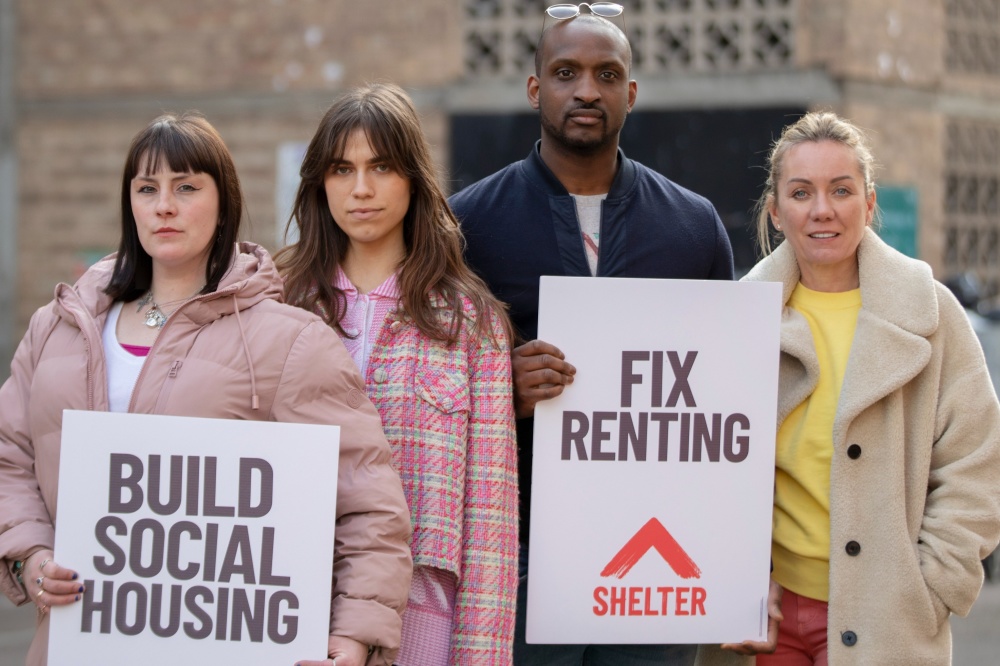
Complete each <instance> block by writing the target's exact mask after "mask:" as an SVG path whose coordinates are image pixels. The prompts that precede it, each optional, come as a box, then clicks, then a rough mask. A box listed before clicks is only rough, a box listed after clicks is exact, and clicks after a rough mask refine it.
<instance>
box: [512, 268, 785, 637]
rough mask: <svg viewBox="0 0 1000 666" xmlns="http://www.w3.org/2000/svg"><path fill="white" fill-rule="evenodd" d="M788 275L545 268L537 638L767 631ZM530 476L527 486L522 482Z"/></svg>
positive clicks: (534, 483)
mask: <svg viewBox="0 0 1000 666" xmlns="http://www.w3.org/2000/svg"><path fill="white" fill-rule="evenodd" d="M780 319H781V285H780V284H777V283H762V282H757V283H746V282H716V281H693V280H638V279H619V278H561V277H543V278H542V282H541V301H540V309H539V324H538V337H539V339H541V340H545V341H546V342H550V343H552V344H554V345H555V346H557V347H559V348H560V349H561V350H562V351H563V353H564V354H565V355H566V360H567V361H569V362H570V363H572V364H573V365H574V366H576V368H577V373H576V377H575V380H574V382H573V383H572V384H571V385H569V386H568V387H567V388H566V390H565V391H564V392H563V394H562V395H561V396H559V397H558V398H555V399H553V400H548V401H544V402H540V403H538V405H537V406H536V409H535V436H534V450H533V473H532V479H531V506H532V513H531V533H530V548H529V569H528V618H527V621H528V624H527V640H528V642H529V643H584V644H587V643H729V642H741V641H743V640H763V639H764V638H765V636H766V631H767V603H766V601H767V591H768V578H769V573H770V553H771V507H772V502H773V486H774V441H775V414H776V412H777V409H776V404H777V385H778V356H779V325H780ZM526 482H527V480H526V479H525V480H522V483H526Z"/></svg>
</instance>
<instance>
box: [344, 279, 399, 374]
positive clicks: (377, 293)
mask: <svg viewBox="0 0 1000 666" xmlns="http://www.w3.org/2000/svg"><path fill="white" fill-rule="evenodd" d="M334 284H335V285H336V287H337V288H338V289H340V290H341V291H342V292H344V296H345V297H346V298H347V309H346V312H344V316H343V317H341V319H340V327H341V328H343V329H344V333H346V334H347V337H345V338H342V339H343V342H344V346H345V347H347V351H349V352H350V353H351V357H352V358H353V359H354V364H355V365H357V366H358V368H359V369H360V370H361V376H362V377H364V376H365V371H366V370H367V369H368V358H369V357H370V356H371V354H372V347H373V346H374V345H375V340H376V338H378V334H379V331H381V330H382V327H383V326H384V325H385V320H386V317H388V315H389V313H390V312H392V311H393V310H395V309H396V305H397V303H398V302H399V286H398V285H397V283H396V273H393V274H392V275H390V276H389V277H387V278H386V279H385V282H383V283H382V284H380V285H379V286H378V287H376V288H375V289H373V290H372V291H370V292H368V293H367V294H362V293H361V292H360V291H358V288H357V287H355V286H354V283H352V282H351V280H350V278H348V277H347V274H346V273H344V271H343V270H342V269H341V268H340V266H337V276H336V280H335V282H334Z"/></svg>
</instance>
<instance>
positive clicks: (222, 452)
mask: <svg viewBox="0 0 1000 666" xmlns="http://www.w3.org/2000/svg"><path fill="white" fill-rule="evenodd" d="M339 439H340V430H339V428H338V427H336V426H319V425H303V424H289V423H268V422H252V421H235V420H220V419H199V418H181V417H171V416H152V415H139V414H109V413H105V412H75V411H67V412H65V413H64V417H63V436H62V452H61V460H60V474H59V509H58V518H57V521H56V542H55V553H56V557H57V561H58V562H59V563H60V564H62V565H64V566H66V567H69V568H72V569H74V570H75V571H77V572H78V573H79V575H80V580H81V581H82V582H83V583H84V584H85V585H86V593H85V594H84V595H83V598H82V599H81V600H80V601H78V602H76V603H74V604H71V605H69V606H63V607H56V608H53V609H52V611H51V612H52V619H51V628H50V634H49V664H50V665H51V666H61V665H62V664H124V663H131V662H141V663H143V664H163V665H167V664H171V665H173V664H184V663H189V664H207V663H216V664H230V663H268V664H292V663H295V662H296V661H297V660H301V659H324V658H325V657H326V653H327V637H328V634H329V621H330V586H331V578H332V575H333V531H334V520H335V510H336V486H337V465H338V451H339Z"/></svg>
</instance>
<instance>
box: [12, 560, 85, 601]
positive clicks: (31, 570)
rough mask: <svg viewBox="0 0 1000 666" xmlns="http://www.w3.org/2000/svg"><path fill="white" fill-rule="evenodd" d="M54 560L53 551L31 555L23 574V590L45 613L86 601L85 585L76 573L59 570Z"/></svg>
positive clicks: (25, 564) (61, 568) (59, 567)
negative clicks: (83, 599) (83, 598)
mask: <svg viewBox="0 0 1000 666" xmlns="http://www.w3.org/2000/svg"><path fill="white" fill-rule="evenodd" d="M52 558H53V555H52V551H51V550H39V551H36V552H34V553H32V554H31V555H30V556H29V557H28V559H27V560H25V561H24V572H23V573H22V574H21V578H22V579H23V580H24V589H25V590H27V592H28V596H29V597H30V598H31V600H32V601H33V602H35V605H36V606H38V610H39V611H41V612H43V613H44V612H45V611H47V610H48V609H49V607H50V606H66V605H68V604H71V603H73V602H76V601H79V600H80V599H81V598H82V597H83V584H82V583H81V582H80V581H79V580H77V578H78V576H77V574H76V572H75V571H71V570H70V569H66V568H64V567H61V566H59V565H58V564H56V563H55V562H54V561H53V559H52Z"/></svg>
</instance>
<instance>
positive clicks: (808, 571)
mask: <svg viewBox="0 0 1000 666" xmlns="http://www.w3.org/2000/svg"><path fill="white" fill-rule="evenodd" d="M788 305H789V307H791V308H794V309H795V310H797V311H798V312H799V313H801V314H802V315H803V316H804V317H805V318H806V321H808V322H809V328H810V330H811V331H812V337H813V343H814V345H815V348H816V356H817V359H818V360H819V368H820V374H819V383H818V384H817V385H816V390H815V391H813V393H812V395H810V396H809V397H808V398H807V399H806V400H805V401H804V402H803V403H802V404H800V405H799V406H798V407H796V408H795V409H794V410H793V411H792V413H791V414H789V415H788V418H786V419H785V421H784V422H783V423H782V424H781V428H780V429H779V430H778V443H777V457H776V462H775V465H776V467H777V469H776V470H775V493H774V535H773V544H772V549H771V556H772V558H773V561H774V574H773V577H774V579H775V580H776V581H777V582H778V583H779V584H781V586H782V587H785V588H788V589H790V590H792V591H793V592H795V593H797V594H800V595H802V596H804V597H809V598H810V599H819V600H821V601H827V600H828V598H829V589H830V587H829V571H830V459H831V456H832V455H833V420H834V417H835V416H836V414H837V403H838V400H839V398H840V386H841V384H842V382H843V379H844V371H845V369H846V368H847V357H848V356H849V355H850V352H851V342H852V341H853V339H854V329H855V326H856V325H857V321H858V311H859V310H860V309H861V290H860V289H855V290H853V291H845V292H840V293H826V292H818V291H812V290H811V289H808V288H806V287H804V286H803V285H802V284H801V283H799V285H798V286H797V287H796V288H795V291H794V292H793V293H792V296H791V298H790V299H789V301H788Z"/></svg>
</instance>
